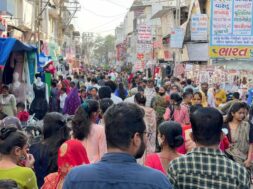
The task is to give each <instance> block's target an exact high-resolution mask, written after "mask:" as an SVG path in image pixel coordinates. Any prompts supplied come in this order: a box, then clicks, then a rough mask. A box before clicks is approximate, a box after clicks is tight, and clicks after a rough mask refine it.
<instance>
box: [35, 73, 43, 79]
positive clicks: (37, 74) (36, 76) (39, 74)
mask: <svg viewBox="0 0 253 189" xmlns="http://www.w3.org/2000/svg"><path fill="white" fill-rule="evenodd" d="M34 77H35V78H36V79H37V78H38V77H40V78H41V77H42V75H41V73H36V74H35V76H34Z"/></svg>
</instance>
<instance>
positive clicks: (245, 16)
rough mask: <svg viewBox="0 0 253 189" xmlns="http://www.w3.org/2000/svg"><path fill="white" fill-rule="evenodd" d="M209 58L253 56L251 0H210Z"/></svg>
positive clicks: (252, 8) (252, 3)
mask: <svg viewBox="0 0 253 189" xmlns="http://www.w3.org/2000/svg"><path fill="white" fill-rule="evenodd" d="M211 2H212V6H211V18H210V24H211V26H210V48H209V55H210V58H238V59H248V58H253V28H252V22H253V14H252V13H253V11H252V10H253V2H252V0H212V1H211Z"/></svg>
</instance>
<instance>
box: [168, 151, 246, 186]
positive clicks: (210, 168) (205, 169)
mask: <svg viewBox="0 0 253 189" xmlns="http://www.w3.org/2000/svg"><path fill="white" fill-rule="evenodd" d="M168 177H169V180H170V182H171V183H172V185H173V186H174V188H175V189H189V188H194V189H205V188H208V189H249V188H250V175H249V173H248V172H247V170H246V168H244V167H243V166H241V165H240V164H238V163H235V162H233V161H232V160H230V159H228V158H227V157H226V155H225V154H223V153H222V152H221V151H220V150H215V149H211V148H204V147H200V148H195V149H194V150H193V151H192V152H190V153H188V154H187V155H185V156H181V157H179V158H178V159H175V160H173V161H172V162H171V163H170V165H169V169H168Z"/></svg>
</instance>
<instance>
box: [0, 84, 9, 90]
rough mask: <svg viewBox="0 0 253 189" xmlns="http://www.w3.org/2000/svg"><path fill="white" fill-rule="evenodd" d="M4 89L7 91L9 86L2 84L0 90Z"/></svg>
mask: <svg viewBox="0 0 253 189" xmlns="http://www.w3.org/2000/svg"><path fill="white" fill-rule="evenodd" d="M4 89H5V90H7V91H9V89H10V88H9V87H8V86H7V85H4V86H2V90H4Z"/></svg>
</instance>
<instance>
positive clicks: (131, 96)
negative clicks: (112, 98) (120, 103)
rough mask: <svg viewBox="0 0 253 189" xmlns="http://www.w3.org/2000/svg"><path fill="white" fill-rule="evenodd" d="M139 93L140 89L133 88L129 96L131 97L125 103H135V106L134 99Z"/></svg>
mask: <svg viewBox="0 0 253 189" xmlns="http://www.w3.org/2000/svg"><path fill="white" fill-rule="evenodd" d="M137 93H138V89H137V88H132V89H131V90H130V91H129V95H130V97H127V98H126V99H125V100H124V102H128V103H133V104H135V100H134V97H135V95H136V94H137Z"/></svg>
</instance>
